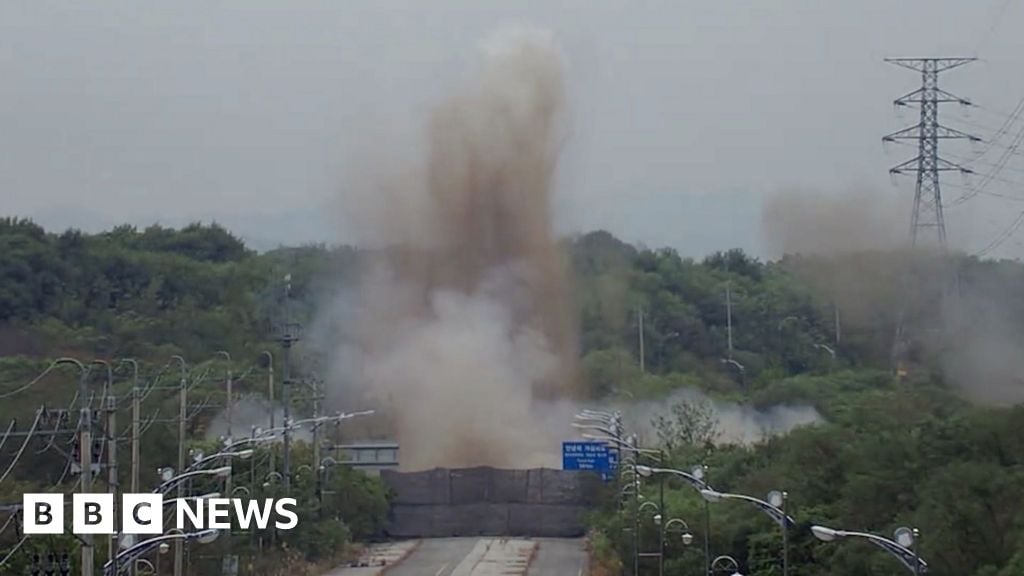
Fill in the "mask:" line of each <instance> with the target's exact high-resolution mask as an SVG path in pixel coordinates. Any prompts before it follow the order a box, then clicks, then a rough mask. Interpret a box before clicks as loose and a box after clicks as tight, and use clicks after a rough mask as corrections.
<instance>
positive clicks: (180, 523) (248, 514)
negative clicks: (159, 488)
mask: <svg viewBox="0 0 1024 576" xmlns="http://www.w3.org/2000/svg"><path fill="white" fill-rule="evenodd" d="M172 503H173V505H174V507H173V510H174V512H175V513H174V515H173V517H174V518H175V522H174V524H175V525H174V527H175V528H176V529H178V530H188V529H200V530H202V529H205V528H216V529H228V528H230V527H231V526H232V524H237V525H238V526H239V527H241V528H242V529H243V530H247V529H249V526H250V524H251V525H254V526H255V527H256V528H257V529H260V530H264V529H266V528H267V526H268V525H271V524H272V525H273V526H274V527H275V528H277V529H279V530H291V529H292V528H294V527H295V526H296V525H297V524H298V515H297V514H296V512H295V507H296V505H297V503H296V500H295V499H294V498H280V499H277V500H273V499H265V500H260V499H250V500H242V499H239V498H203V497H196V498H174V499H172V500H166V501H165V500H164V498H163V495H162V494H152V493H147V494H122V495H121V501H120V502H119V503H115V500H114V495H113V494H107V493H84V494H83V493H78V494H73V495H72V497H71V500H70V502H69V501H67V500H66V499H65V496H64V494H24V495H23V497H22V506H23V509H24V517H25V519H24V533H25V534H30V535H31V534H63V533H64V531H65V527H66V526H67V525H68V523H67V520H69V519H70V520H71V522H70V524H71V531H72V533H74V534H114V533H116V532H117V522H115V519H116V518H117V517H118V516H119V517H120V526H121V533H123V534H163V533H164V529H165V526H164V512H165V508H164V507H165V505H169V504H172ZM69 504H70V510H68V509H67V506H68V505H69ZM68 516H70V518H68ZM232 516H233V517H234V518H232ZM275 517H276V520H274V521H272V520H273V519H274V518H275Z"/></svg>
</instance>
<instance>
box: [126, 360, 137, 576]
mask: <svg viewBox="0 0 1024 576" xmlns="http://www.w3.org/2000/svg"><path fill="white" fill-rule="evenodd" d="M122 362H128V363H130V364H131V365H132V464H131V473H130V478H129V483H130V484H131V491H132V494H138V493H139V456H140V451H139V442H140V437H139V433H140V426H141V422H140V420H141V419H142V390H140V389H139V363H138V362H137V361H135V360H133V359H131V358H126V359H124V360H122ZM135 573H136V570H135V560H132V561H131V564H130V565H129V566H128V574H129V576H135Z"/></svg>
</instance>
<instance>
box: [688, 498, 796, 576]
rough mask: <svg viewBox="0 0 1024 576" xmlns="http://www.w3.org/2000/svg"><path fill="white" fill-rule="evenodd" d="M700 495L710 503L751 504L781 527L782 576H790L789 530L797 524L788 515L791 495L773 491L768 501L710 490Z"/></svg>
mask: <svg viewBox="0 0 1024 576" xmlns="http://www.w3.org/2000/svg"><path fill="white" fill-rule="evenodd" d="M700 494H701V496H703V497H704V499H705V500H707V501H708V502H718V501H719V500H722V499H727V500H743V501H744V502H749V503H751V504H753V505H754V506H757V507H758V508H760V509H761V511H762V512H764V513H765V514H767V515H768V516H769V517H770V518H771V519H772V520H773V521H774V522H775V523H776V524H778V525H779V527H780V528H782V576H788V574H789V529H790V528H791V527H793V525H794V524H795V522H794V521H793V518H792V517H790V516H789V514H786V500H787V499H788V498H789V495H788V494H787V493H786V492H781V491H778V490H772V491H771V492H770V493H769V494H768V499H767V500H761V499H760V498H754V497H753V496H747V495H745V494H730V493H728V492H718V491H715V490H711V489H709V488H708V489H704V490H701V491H700Z"/></svg>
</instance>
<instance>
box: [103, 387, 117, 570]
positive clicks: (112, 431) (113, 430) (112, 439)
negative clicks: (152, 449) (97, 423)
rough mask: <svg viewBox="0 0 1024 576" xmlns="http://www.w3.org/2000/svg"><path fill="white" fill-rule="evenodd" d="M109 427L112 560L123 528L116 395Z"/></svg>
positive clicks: (109, 401)
mask: <svg viewBox="0 0 1024 576" xmlns="http://www.w3.org/2000/svg"><path fill="white" fill-rule="evenodd" d="M106 410H107V425H106V428H107V430H106V434H105V435H104V436H105V440H104V441H105V442H106V444H107V445H106V449H107V486H108V487H109V488H110V492H111V493H112V494H113V495H114V508H113V510H111V513H112V514H113V515H114V534H110V535H108V536H107V559H108V560H112V559H113V558H114V556H115V554H117V544H116V543H115V540H116V539H117V534H119V533H120V530H119V529H118V528H119V527H120V526H121V519H120V517H119V516H118V511H119V510H120V509H121V506H120V499H121V498H120V496H119V492H120V491H119V490H118V485H117V398H116V397H115V396H114V395H112V394H111V395H109V396H107V406H106Z"/></svg>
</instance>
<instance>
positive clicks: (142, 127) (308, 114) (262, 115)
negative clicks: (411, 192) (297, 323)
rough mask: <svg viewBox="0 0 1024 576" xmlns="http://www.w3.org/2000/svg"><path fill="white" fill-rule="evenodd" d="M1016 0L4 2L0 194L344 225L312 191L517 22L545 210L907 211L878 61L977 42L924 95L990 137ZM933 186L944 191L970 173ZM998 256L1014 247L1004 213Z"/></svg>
mask: <svg viewBox="0 0 1024 576" xmlns="http://www.w3.org/2000/svg"><path fill="white" fill-rule="evenodd" d="M1022 4H1024V2H1016V1H1013V0H1009V1H1007V0H975V1H971V2H967V1H964V0H957V1H954V0H914V1H910V0H906V1H896V2H894V1H893V0H847V1H843V2H840V1H837V0H804V1H798V0H747V1H739V0H735V1H734V0H704V1H684V0H674V1H664V2H656V1H638V0H630V1H621V2H612V1H600V0H578V1H564V2H552V1H534V2H523V1H517V2H511V1H509V2H498V1H480V0H445V1H440V0H437V1H408V2H396V1H384V0H378V1H365V2H356V1H345V0H331V1H322V2H314V1H309V0H280V1H278V2H270V1H267V0H244V1H242V0H239V1H217V0H202V1H192V0H177V1H175V2H138V1H136V0H132V1H128V2H115V1H102V2H46V1H42V0H7V1H5V2H2V3H0V213H6V214H17V215H25V216H31V217H33V218H35V219H37V220H38V221H40V222H41V223H43V224H45V225H47V226H68V225H74V226H77V227H82V228H85V229H96V228H97V227H102V226H108V225H111V224H115V223H120V222H125V221H127V222H131V223H135V224H139V225H144V224H148V223H152V222H154V221H160V222H162V223H167V224H181V223H184V222H187V221H189V220H195V219H200V220H211V219H216V220H218V221H221V222H223V223H225V224H226V225H228V226H230V227H232V228H234V229H236V230H237V231H239V232H240V233H241V234H242V235H243V236H245V237H246V238H247V239H249V240H250V241H253V242H255V243H256V245H257V246H259V247H267V246H271V245H274V244H276V243H279V242H281V243H296V242H306V241H314V240H322V241H339V240H340V241H344V240H347V239H349V238H347V236H346V233H345V230H344V227H343V226H341V225H339V224H338V221H339V219H338V218H337V216H338V215H337V214H333V213H332V211H336V210H337V208H336V207H335V206H336V203H332V202H331V199H332V198H335V197H337V196H338V195H339V194H343V193H344V190H345V187H346V183H347V175H348V174H350V172H351V170H352V168H353V167H354V165H355V164H356V163H357V162H358V161H359V160H358V158H359V157H360V153H361V151H363V150H365V149H366V148H375V149H381V148H382V143H386V142H388V141H389V139H392V138H401V137H403V135H408V134H414V133H416V132H417V131H419V130H420V129H422V127H423V124H424V120H425V116H426V112H427V111H428V110H429V109H430V107H431V105H433V104H434V103H436V102H438V101H439V100H440V99H441V98H443V96H444V95H445V94H446V93H447V92H449V91H450V90H451V89H452V87H453V86H455V85H457V84H458V83H459V82H460V80H462V79H463V78H464V77H465V76H466V75H467V74H469V73H470V72H471V70H472V67H473V65H474V63H475V62H476V60H477V54H478V51H477V47H478V45H479V44H480V42H481V41H482V40H483V39H485V38H486V37H487V36H488V35H489V34H491V33H492V32H493V31H494V30H496V29H499V28H501V27H503V26H507V25H530V26H537V27H543V28H547V29H549V30H551V31H553V32H554V33H555V35H556V37H557V38H558V40H559V42H560V43H561V45H562V48H563V49H564V51H565V54H566V58H567V61H568V79H567V80H568V88H569V91H570V101H571V110H570V125H571V132H570V137H569V139H568V140H567V142H566V148H565V153H564V158H563V162H562V164H561V166H560V174H559V185H558V196H557V199H556V203H557V207H558V215H559V222H558V225H559V228H560V230H562V231H564V232H569V231H585V230H590V229H594V228H606V229H609V230H611V231H612V232H614V233H615V234H617V235H620V236H621V237H623V238H625V239H627V240H630V241H638V242H643V243H645V244H647V245H650V246H663V245H669V246H673V247H675V248H677V249H679V250H680V251H681V252H683V253H685V254H690V255H700V254H703V253H705V252H707V251H709V250H713V249H718V248H727V247H732V246H739V247H743V248H746V249H748V250H751V251H753V252H755V253H757V254H760V255H767V254H768V253H769V249H768V248H766V247H765V245H764V242H763V236H764V234H763V230H762V205H763V203H764V202H765V200H766V198H768V197H771V196H772V195H774V194H777V193H778V192H779V191H784V190H789V189H794V188H796V189H801V190H804V191H805V193H813V194H815V195H820V196H821V197H822V198H831V197H835V196H838V195H840V194H844V193H849V192H850V191H851V190H855V191H868V192H869V193H870V194H883V195H885V196H891V197H893V198H896V199H899V201H900V203H901V204H902V205H903V207H904V208H905V207H906V206H909V203H910V201H911V196H912V182H910V181H909V180H905V181H901V183H900V185H899V186H897V187H893V186H892V184H891V183H890V178H889V176H888V174H887V169H888V167H889V166H890V165H893V164H896V163H898V162H900V161H902V160H905V159H907V158H910V157H912V156H913V155H914V150H912V149H910V148H906V147H898V148H894V149H893V150H891V151H890V152H889V153H888V154H887V153H886V151H885V150H884V149H883V147H882V145H881V142H880V137H881V136H882V135H883V134H885V133H887V132H891V131H893V130H896V129H898V128H900V127H902V125H904V124H910V123H912V122H914V121H915V117H914V113H913V111H909V110H908V111H906V113H904V115H903V117H902V118H900V117H898V116H897V115H896V113H895V112H894V109H893V106H892V99H893V98H895V97H897V96H900V95H902V94H904V93H906V92H909V91H911V90H913V89H914V88H916V87H917V86H918V84H919V81H920V80H919V77H916V76H915V75H914V74H913V73H912V72H909V71H905V70H901V69H898V68H895V67H893V66H891V65H887V64H885V63H883V62H882V58H884V57H886V56H961V55H963V56H978V57H980V58H981V60H980V61H979V62H977V63H974V64H972V65H970V66H967V67H964V68H961V69H958V70H956V71H951V72H949V73H948V74H946V75H943V77H942V86H943V87H944V88H946V89H948V90H950V91H952V92H954V93H956V94H958V95H961V96H964V97H969V98H971V99H972V100H974V101H975V102H977V103H978V104H980V105H982V106H983V107H984V108H979V109H976V110H974V111H972V112H971V114H970V116H966V117H965V116H963V114H962V113H961V111H960V110H959V108H958V107H955V106H951V107H949V108H944V109H943V114H944V115H945V118H946V119H948V123H949V124H950V125H953V126H957V127H959V128H961V129H965V130H970V131H973V132H976V133H978V134H979V135H981V136H989V135H992V134H993V133H995V132H996V130H997V128H998V127H999V126H1000V125H1001V124H1002V123H1003V121H1004V120H1005V119H1006V116H1005V115H1006V114H1008V113H1009V112H1010V111H1011V110H1013V109H1014V107H1015V106H1016V103H1017V101H1018V100H1019V99H1020V98H1021V97H1022V96H1024V74H1021V68H1022V65H1024V35H1021V34H1020V33H1019V31H1020V29H1021V28H1022V25H1024V5H1022ZM1021 125H1024V122H1018V123H1016V124H1014V125H1013V127H1012V129H1011V130H1010V131H1009V133H1008V134H1007V135H1006V136H1005V137H1004V138H1003V139H1002V140H1001V141H1000V143H1001V145H1002V146H1005V145H1007V144H1009V143H1010V142H1011V141H1012V139H1013V136H1014V135H1015V133H1016V132H1017V130H1018V129H1020V127H1021ZM944 146H945V144H944ZM946 149H947V150H949V151H950V152H951V153H955V154H958V155H962V156H967V157H970V156H971V148H970V146H969V145H967V144H960V143H954V144H950V145H949V147H948V148H946ZM1002 149H1003V148H1000V147H998V146H997V147H994V148H993V149H991V150H989V151H988V153H986V155H985V156H984V157H983V158H982V161H983V162H987V163H988V164H979V165H978V166H976V169H977V170H978V171H979V172H986V171H990V170H991V168H992V167H991V164H995V163H997V160H998V159H999V156H1000V154H1001V151H1002ZM981 150H984V147H982V148H981ZM981 150H977V151H981ZM1022 153H1024V151H1022ZM1008 158H1009V161H1008V163H1007V164H1006V167H1005V168H1004V169H1003V170H1002V171H1001V172H1000V173H999V175H998V180H995V181H993V182H992V183H991V184H990V185H989V186H988V187H986V189H985V190H986V191H992V192H998V193H1001V194H1014V193H1016V194H1017V195H1018V196H1020V197H1022V198H1024V184H1020V185H1016V184H1015V183H1017V182H1021V183H1024V156H1021V155H1020V153H1018V154H1016V155H1011V156H1009V157H1008ZM396 161H397V160H396ZM950 182H951V186H950V187H949V188H947V189H946V196H947V198H955V197H956V196H958V195H959V194H960V193H962V192H963V189H958V188H954V187H953V185H961V186H962V185H966V186H971V185H972V182H966V183H964V182H963V181H961V180H960V177H959V176H952V177H951V179H950ZM1022 209H1024V203H1021V202H1017V201H1011V200H1007V199H1001V198H997V197H993V196H978V197H976V198H975V199H973V200H972V201H971V202H968V203H966V204H965V205H962V206H959V207H957V208H956V209H951V210H950V211H949V213H948V214H947V219H948V223H949V228H950V231H949V234H950V237H951V241H953V242H955V243H957V244H958V245H960V246H964V247H966V248H968V249H977V248H980V247H982V246H984V245H985V244H987V243H988V242H989V241H990V240H991V239H992V238H994V237H996V236H997V235H998V234H999V232H1000V231H1001V230H1003V229H1004V228H1006V227H1007V226H1009V225H1010V224H1011V223H1012V222H1013V221H1014V219H1015V218H1016V217H1017V214H1018V213H1019V212H1020V211H1021V210H1022ZM899 222H900V224H899V226H904V227H905V223H904V220H903V219H902V216H901V218H900V220H899ZM900 233H901V234H902V233H903V230H900ZM997 254H998V255H1003V256H1017V255H1019V254H1024V228H1022V230H1021V231H1020V234H1019V240H1018V239H1017V237H1014V238H1012V239H1011V240H1010V241H1008V242H1006V243H1005V244H1003V245H1002V246H1001V247H1000V251H998V252H997Z"/></svg>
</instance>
